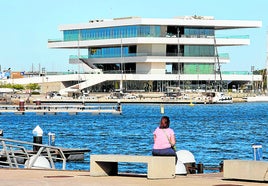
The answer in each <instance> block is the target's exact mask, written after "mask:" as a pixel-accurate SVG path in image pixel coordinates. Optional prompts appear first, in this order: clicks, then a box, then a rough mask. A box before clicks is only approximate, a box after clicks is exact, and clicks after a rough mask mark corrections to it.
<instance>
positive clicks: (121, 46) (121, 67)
mask: <svg viewBox="0 0 268 186" xmlns="http://www.w3.org/2000/svg"><path fill="white" fill-rule="evenodd" d="M122 40H123V39H122V31H121V40H120V49H121V51H120V53H121V56H120V58H121V59H120V60H121V65H120V71H121V72H120V73H121V79H120V93H121V94H122V93H123V41H122ZM120 97H121V95H120Z"/></svg>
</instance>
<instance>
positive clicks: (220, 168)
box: [219, 161, 223, 172]
mask: <svg viewBox="0 0 268 186" xmlns="http://www.w3.org/2000/svg"><path fill="white" fill-rule="evenodd" d="M219 165H220V166H219V171H220V172H223V161H221V162H220V164H219Z"/></svg>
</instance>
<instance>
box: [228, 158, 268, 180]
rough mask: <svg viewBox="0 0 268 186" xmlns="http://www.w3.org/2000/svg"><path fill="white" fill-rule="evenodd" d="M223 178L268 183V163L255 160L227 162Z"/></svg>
mask: <svg viewBox="0 0 268 186" xmlns="http://www.w3.org/2000/svg"><path fill="white" fill-rule="evenodd" d="M223 177H224V178H225V179H237V180H248V181H268V162H265V161H253V160H225V161H224V162H223Z"/></svg>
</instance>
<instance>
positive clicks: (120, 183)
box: [0, 169, 265, 186]
mask: <svg viewBox="0 0 268 186" xmlns="http://www.w3.org/2000/svg"><path fill="white" fill-rule="evenodd" d="M0 180H1V181H0V185H1V186H2V185H3V186H4V185H5V186H17V185H20V186H31V185H38V186H55V185H57V186H67V185H68V186H77V185H80V186H83V185H94V186H106V185H116V186H133V185H139V186H164V185H172V186H186V185H189V186H259V185H265V183H260V182H247V181H234V180H224V179H223V175H222V173H214V174H190V175H187V176H176V178H175V179H159V180H148V179H147V178H146V176H142V175H141V176H139V175H120V176H109V177H91V176H90V172H88V171H55V170H29V169H0Z"/></svg>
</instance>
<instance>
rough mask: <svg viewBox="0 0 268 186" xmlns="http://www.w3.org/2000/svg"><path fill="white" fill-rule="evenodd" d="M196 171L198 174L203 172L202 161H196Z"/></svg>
mask: <svg viewBox="0 0 268 186" xmlns="http://www.w3.org/2000/svg"><path fill="white" fill-rule="evenodd" d="M197 173H198V174H202V173H204V165H203V163H198V164H197Z"/></svg>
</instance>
